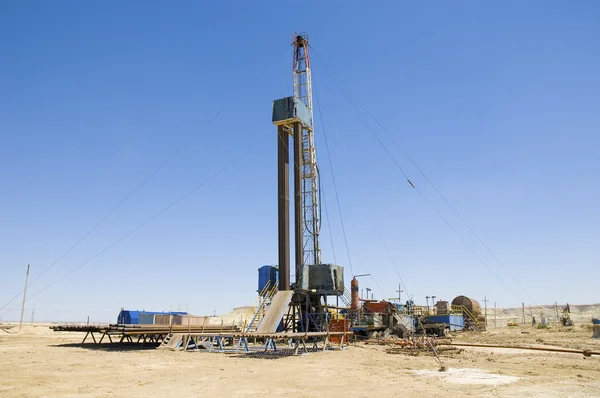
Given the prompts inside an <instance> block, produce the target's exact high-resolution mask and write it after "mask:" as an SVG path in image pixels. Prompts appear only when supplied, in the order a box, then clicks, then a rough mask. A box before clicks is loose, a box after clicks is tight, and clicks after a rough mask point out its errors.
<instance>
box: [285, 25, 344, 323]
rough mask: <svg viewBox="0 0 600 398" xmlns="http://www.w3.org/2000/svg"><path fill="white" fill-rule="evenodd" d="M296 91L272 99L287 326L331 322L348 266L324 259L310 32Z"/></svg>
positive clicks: (296, 63) (298, 59) (300, 48)
mask: <svg viewBox="0 0 600 398" xmlns="http://www.w3.org/2000/svg"><path fill="white" fill-rule="evenodd" d="M292 45H293V48H294V59H293V68H292V72H293V82H294V95H293V96H291V97H285V98H281V99H278V100H275V101H273V123H274V124H275V125H276V126H277V194H278V199H277V202H278V259H279V280H278V284H279V286H278V287H279V290H280V291H281V290H293V291H294V294H293V296H292V299H291V303H290V307H289V311H288V316H287V318H284V324H283V328H284V329H285V330H293V331H301V332H312V331H323V330H324V329H326V328H327V324H328V320H329V313H328V312H327V307H328V306H327V297H328V296H340V295H342V294H343V293H344V269H343V267H341V266H339V265H334V264H322V263H321V250H320V247H319V230H320V191H319V168H318V167H317V155H316V148H315V140H314V127H313V106H312V81H311V64H310V56H309V48H310V47H309V44H308V35H306V34H304V33H300V34H295V35H294V36H293V39H292ZM290 136H291V137H292V139H293V173H292V174H293V184H294V252H295V282H294V283H293V284H291V283H290V216H289V210H290V209H289V208H290V192H289V190H290V187H289V186H290V181H289V178H290V177H289V176H290V170H289V167H290V147H289V138H290Z"/></svg>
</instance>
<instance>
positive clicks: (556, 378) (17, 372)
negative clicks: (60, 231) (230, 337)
mask: <svg viewBox="0 0 600 398" xmlns="http://www.w3.org/2000/svg"><path fill="white" fill-rule="evenodd" d="M523 332H525V333H523ZM590 336H591V332H590V330H588V327H587V326H586V327H582V326H576V327H575V328H572V329H564V330H563V331H558V330H538V329H533V328H528V329H520V328H517V329H508V328H499V329H494V330H491V331H488V332H483V333H475V332H473V333H463V334H459V335H457V336H455V337H454V341H456V342H459V341H460V342H480V343H500V344H514V343H518V344H537V345H540V346H543V345H545V344H547V345H552V346H562V347H572V348H578V349H591V350H596V351H600V341H598V340H595V339H591V338H590ZM82 337H83V336H82V335H81V334H78V333H56V332H52V331H51V330H49V329H48V327H47V326H45V325H28V326H26V327H24V330H23V332H22V333H20V334H10V335H9V334H7V333H5V332H2V331H0V358H1V361H0V396H3V397H21V396H26V397H43V396H48V397H54V396H63V397H67V396H69V397H74V396H78V397H82V396H83V397H106V396H130V397H138V396H139V397H142V396H160V397H167V396H170V397H172V396H177V397H198V396H211V397H246V396H253V397H254V396H259V397H262V396H284V395H285V396H288V397H314V396H315V395H316V394H317V392H316V391H318V394H319V395H321V396H327V397H347V396H367V397H371V396H376V395H381V396H415V397H417V396H425V395H426V394H430V393H431V394H440V393H447V394H456V393H458V394H461V395H471V396H503V397H526V396H543V397H552V396H556V397H566V396H574V397H575V396H599V397H600V357H591V358H584V357H583V356H581V355H577V354H557V353H544V352H536V351H515V350H509V349H481V348H478V349H464V350H454V351H448V352H444V353H443V357H442V360H443V362H444V365H445V366H446V367H447V368H448V371H447V372H444V373H441V372H439V371H438V369H439V367H440V366H439V364H438V363H437V362H436V360H435V359H434V358H433V357H432V356H430V355H429V354H419V355H418V356H412V355H408V354H407V353H406V352H403V353H400V354H390V353H387V352H386V351H387V350H389V347H386V346H370V345H368V346H367V345H364V344H356V345H352V346H350V347H349V348H348V349H347V350H344V351H335V352H318V353H310V354H306V355H301V356H295V357H275V358H273V357H268V358H265V357H263V358H252V357H247V356H243V355H236V354H219V353H206V352H172V351H163V350H155V349H144V350H138V349H135V350H134V349H123V348H119V347H117V346H113V347H109V346H108V345H101V346H98V345H93V344H87V343H86V345H85V346H80V345H79V342H80V341H81V339H82Z"/></svg>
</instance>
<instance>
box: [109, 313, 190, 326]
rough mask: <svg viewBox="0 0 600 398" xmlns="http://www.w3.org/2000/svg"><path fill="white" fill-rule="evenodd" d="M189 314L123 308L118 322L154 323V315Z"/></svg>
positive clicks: (120, 323)
mask: <svg viewBox="0 0 600 398" xmlns="http://www.w3.org/2000/svg"><path fill="white" fill-rule="evenodd" d="M157 314H161V315H187V312H180V311H179V312H178V311H173V312H156V311H131V310H121V312H119V315H118V316H117V323H118V324H119V325H139V324H145V325H148V324H153V323H154V315H157Z"/></svg>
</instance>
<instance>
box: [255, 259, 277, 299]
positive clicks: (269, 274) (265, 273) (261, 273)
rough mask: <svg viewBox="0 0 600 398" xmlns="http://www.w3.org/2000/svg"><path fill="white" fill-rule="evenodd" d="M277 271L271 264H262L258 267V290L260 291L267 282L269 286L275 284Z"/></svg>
mask: <svg viewBox="0 0 600 398" xmlns="http://www.w3.org/2000/svg"><path fill="white" fill-rule="evenodd" d="M278 278H279V271H278V270H277V267H274V266H272V265H264V266H262V267H260V268H259V269H258V292H259V293H260V292H261V291H262V290H263V289H264V288H265V286H267V284H268V285H269V288H271V287H273V286H275V285H277V281H278Z"/></svg>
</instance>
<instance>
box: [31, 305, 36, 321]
mask: <svg viewBox="0 0 600 398" xmlns="http://www.w3.org/2000/svg"><path fill="white" fill-rule="evenodd" d="M34 316H35V307H33V310H31V323H33V317H34Z"/></svg>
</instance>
